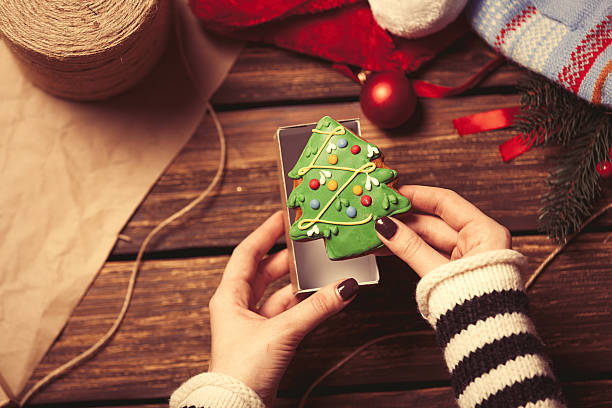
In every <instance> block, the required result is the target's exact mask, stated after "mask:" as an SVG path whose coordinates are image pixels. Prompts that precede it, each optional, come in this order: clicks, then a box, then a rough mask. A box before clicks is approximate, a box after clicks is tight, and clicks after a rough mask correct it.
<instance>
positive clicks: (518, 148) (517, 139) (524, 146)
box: [499, 133, 544, 163]
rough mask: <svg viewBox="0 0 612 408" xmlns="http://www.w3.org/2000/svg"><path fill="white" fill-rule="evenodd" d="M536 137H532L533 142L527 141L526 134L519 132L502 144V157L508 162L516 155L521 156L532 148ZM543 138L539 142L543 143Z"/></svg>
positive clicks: (500, 148)
mask: <svg viewBox="0 0 612 408" xmlns="http://www.w3.org/2000/svg"><path fill="white" fill-rule="evenodd" d="M536 139H537V137H533V138H532V139H531V142H529V143H527V142H526V141H525V135H523V134H522V133H519V134H518V135H516V136H514V137H513V138H512V139H508V140H506V141H505V142H504V143H502V144H500V145H499V153H500V154H501V157H502V159H503V160H504V162H506V163H508V162H509V161H510V160H512V159H514V158H515V157H518V156H520V155H521V154H523V153H525V152H526V151H527V150H529V149H531V147H532V146H533V144H534V143H535V141H536ZM543 140H544V139H542V140H540V143H538V144H541V143H542V141H543Z"/></svg>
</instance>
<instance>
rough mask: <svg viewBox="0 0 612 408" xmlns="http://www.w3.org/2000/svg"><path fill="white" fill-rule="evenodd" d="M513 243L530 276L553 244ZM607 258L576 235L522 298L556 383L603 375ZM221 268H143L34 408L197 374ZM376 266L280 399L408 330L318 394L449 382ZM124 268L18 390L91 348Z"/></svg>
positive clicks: (137, 392) (396, 276) (397, 275)
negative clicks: (82, 358)
mask: <svg viewBox="0 0 612 408" xmlns="http://www.w3.org/2000/svg"><path fill="white" fill-rule="evenodd" d="M606 240H607V242H606ZM514 245H515V248H516V249H517V250H519V251H521V252H523V253H524V254H526V255H527V256H529V261H530V263H529V270H532V269H533V268H534V267H535V266H536V265H537V264H538V263H539V262H540V261H541V260H542V259H543V258H544V257H545V256H546V255H547V253H548V251H550V250H551V249H552V248H553V246H552V245H551V243H550V242H549V241H548V240H546V239H545V238H544V237H542V236H525V237H515V238H514ZM611 253H612V239H611V236H610V234H609V233H587V234H584V235H583V236H581V237H580V238H578V240H577V241H576V242H575V243H574V244H572V245H571V246H570V247H569V248H568V249H567V251H566V252H565V253H563V254H561V255H560V256H559V259H558V260H557V261H555V263H554V264H553V265H551V267H550V268H549V270H547V271H546V272H545V274H544V275H543V276H542V277H541V279H540V280H538V281H537V282H536V284H535V286H534V287H533V289H532V290H531V291H530V292H529V297H530V301H531V310H532V315H533V318H534V320H535V323H536V325H537V327H538V331H539V334H540V335H541V337H542V338H543V340H544V342H545V343H546V345H547V351H548V352H549V354H550V356H551V357H552V359H553V363H554V367H555V370H556V372H557V375H558V376H559V377H560V378H561V379H563V380H564V381H575V380H577V379H580V378H583V377H586V378H599V377H601V376H605V375H607V374H608V373H610V372H612V358H611V353H610V345H609V338H610V336H612V319H610V308H609V305H610V287H612V274H610V273H609V272H610V271H609V260H610V255H611ZM226 261H227V256H208V257H197V258H192V259H175V260H151V261H148V262H146V263H145V265H144V267H143V269H142V272H141V276H140V279H139V281H138V284H137V286H136V293H135V297H134V300H133V303H132V306H131V307H130V310H129V312H128V315H127V317H126V321H125V322H124V323H123V325H122V327H121V329H120V331H119V333H118V334H117V335H116V336H115V338H114V339H113V340H112V342H111V343H110V344H109V345H108V346H107V347H106V348H105V349H104V350H103V351H102V352H101V353H100V354H98V355H97V356H96V357H95V358H94V359H92V360H91V361H89V362H87V363H85V364H84V365H83V366H81V367H80V368H78V369H77V370H75V371H73V372H71V373H69V374H68V375H66V376H65V377H63V378H62V379H61V380H59V381H57V382H55V383H54V384H52V385H51V386H50V387H48V388H47V389H45V390H44V391H43V392H42V393H40V394H39V395H38V396H36V397H35V399H34V402H35V403H52V402H67V401H104V400H108V399H112V400H118V399H119V400H120V399H136V398H165V397H167V396H168V395H169V394H170V393H171V391H172V390H173V389H175V388H176V387H177V386H178V385H179V384H180V383H181V382H182V381H184V380H185V379H187V378H189V376H191V375H194V374H196V373H199V372H201V371H204V370H206V368H207V364H208V363H207V362H208V359H209V346H210V332H209V327H208V300H209V299H210V296H211V295H212V293H213V292H214V290H215V287H216V285H217V284H218V282H219V279H220V275H221V273H222V270H223V268H224V266H225V263H226ZM379 264H380V266H381V271H382V281H381V284H380V285H379V286H377V287H375V288H371V289H370V290H365V291H362V293H360V294H359V296H358V298H357V299H356V300H355V302H354V303H353V304H351V305H350V306H349V307H348V309H347V310H345V311H343V312H342V313H340V314H339V315H337V316H335V317H333V318H332V319H330V320H329V321H328V322H326V323H325V324H323V325H322V326H320V327H319V328H318V329H316V330H315V331H314V332H313V333H311V334H310V335H309V336H308V337H307V338H306V339H305V341H304V342H303V343H302V346H301V347H300V349H299V351H298V353H297V355H296V357H295V359H294V361H293V363H292V364H291V366H290V368H289V370H288V372H287V375H286V376H285V378H284V380H283V382H282V385H281V393H283V394H284V395H299V394H300V393H301V392H303V390H304V389H305V388H306V387H307V386H308V385H309V384H310V382H311V381H312V380H313V379H314V378H316V376H318V375H319V374H321V373H322V372H323V371H324V370H325V369H327V368H328V367H329V366H330V365H331V364H332V363H333V362H334V361H337V360H339V359H340V358H342V357H343V356H345V355H346V354H347V353H349V352H350V351H351V350H352V349H354V348H355V347H357V346H359V345H360V344H362V343H363V342H364V341H367V340H369V339H372V338H375V337H377V336H380V335H384V334H389V333H395V332H400V331H409V332H411V335H410V337H407V338H401V339H396V340H390V341H387V342H384V343H381V344H378V345H374V346H372V347H371V348H370V349H368V350H366V351H364V352H363V353H362V354H361V355H359V357H358V358H356V359H354V360H352V361H351V362H349V363H348V364H347V365H346V366H345V367H343V368H342V369H341V371H340V372H338V373H336V374H333V375H332V376H331V377H329V378H328V379H327V380H326V381H325V382H324V383H323V384H322V385H321V388H322V389H323V390H325V391H326V392H328V393H329V392H334V391H338V390H343V389H346V388H347V387H350V386H351V385H359V387H360V389H363V390H364V391H367V390H368V387H370V388H372V387H374V388H376V387H383V388H384V387H385V384H396V385H397V384H403V385H404V386H406V387H407V388H414V387H415V386H427V384H431V383H434V384H436V383H440V382H442V383H444V382H446V381H447V380H448V374H447V372H446V369H445V367H444V365H443V361H442V359H441V353H440V350H439V348H438V346H437V345H436V343H435V340H434V335H433V332H432V331H431V330H430V329H429V327H428V326H427V325H426V323H425V322H424V321H423V320H422V318H421V317H420V316H419V315H418V312H417V310H416V304H415V301H414V296H413V293H414V289H415V285H416V281H417V279H416V277H415V274H414V273H412V272H411V271H410V270H409V268H408V267H407V266H405V265H404V264H403V263H402V262H401V261H399V260H398V259H397V258H394V257H386V258H379ZM130 266H131V264H130V263H129V262H110V263H108V264H107V265H106V266H105V268H104V269H103V270H102V272H101V274H100V276H99V277H98V279H97V280H96V281H95V283H94V284H93V286H92V287H91V288H90V290H89V291H88V293H87V295H86V296H85V297H84V299H83V300H82V302H81V303H80V305H79V306H78V308H77V309H76V310H75V312H74V314H73V316H72V317H71V319H70V321H69V323H68V325H67V327H66V329H65V330H64V332H63V333H62V335H61V336H60V337H59V338H58V340H57V341H56V343H55V344H54V346H53V348H52V349H51V351H50V352H49V354H48V355H47V356H46V357H45V359H44V360H43V361H42V363H41V364H40V366H39V367H38V368H37V370H36V372H35V375H34V376H33V378H32V380H31V381H30V383H29V385H32V383H33V381H35V380H36V379H38V378H41V377H42V376H43V375H44V374H46V373H47V372H48V371H50V370H51V369H52V368H54V367H56V366H58V365H59V364H61V363H62V362H64V361H66V360H68V359H69V358H70V357H72V356H74V355H76V354H77V353H78V352H80V351H82V350H83V349H85V348H86V347H87V346H88V345H90V344H92V343H93V342H95V341H96V340H97V338H98V337H99V336H100V335H101V334H102V333H103V332H104V331H105V330H106V329H107V328H108V327H109V326H110V324H111V322H112V320H113V319H114V317H115V314H116V313H117V311H118V310H119V307H120V304H121V300H122V297H123V294H124V290H125V285H126V283H127V278H128V275H129V268H130ZM528 273H529V271H525V274H528ZM339 398H340V397H339ZM610 398H612V388H611V389H609V390H608V392H602V393H601V399H602V400H609V399H610ZM596 401H600V400H599V399H597V400H596ZM594 406H596V405H594Z"/></svg>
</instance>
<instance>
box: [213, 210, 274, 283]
mask: <svg viewBox="0 0 612 408" xmlns="http://www.w3.org/2000/svg"><path fill="white" fill-rule="evenodd" d="M284 230H285V229H284V219H283V216H282V213H281V212H280V211H277V212H276V213H274V214H273V215H272V216H271V217H270V218H268V219H267V220H266V221H265V222H264V223H263V224H261V225H260V226H259V227H258V228H257V229H256V230H255V231H253V232H252V233H251V234H249V236H247V237H246V238H245V239H244V240H243V241H242V242H241V243H240V244H239V245H238V246H237V247H236V249H234V252H233V253H232V256H231V257H230V260H229V262H228V263H227V266H226V268H225V272H224V273H223V278H222V279H221V284H220V286H219V287H220V288H221V287H222V286H224V285H226V284H227V283H230V282H232V281H234V282H235V281H245V282H247V283H248V284H251V283H252V280H253V278H254V277H255V273H256V272H257V266H258V265H259V261H261V259H262V258H263V257H264V256H265V255H266V254H267V253H268V251H269V250H270V248H272V246H273V245H274V243H275V242H276V241H277V240H278V238H280V236H281V235H282V234H283V232H284ZM240 285H241V286H242V285H243V284H242V283H240Z"/></svg>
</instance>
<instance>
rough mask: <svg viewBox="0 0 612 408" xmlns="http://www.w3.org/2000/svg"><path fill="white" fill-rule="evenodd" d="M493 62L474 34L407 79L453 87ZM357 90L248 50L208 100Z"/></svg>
mask: <svg viewBox="0 0 612 408" xmlns="http://www.w3.org/2000/svg"><path fill="white" fill-rule="evenodd" d="M494 56H495V53H494V52H493V51H492V50H491V48H489V46H487V45H486V44H485V43H484V42H483V41H482V40H480V39H479V38H477V37H476V35H475V34H468V35H467V36H466V37H465V38H463V39H461V40H459V41H457V42H456V43H455V44H454V45H453V46H451V47H450V48H449V49H447V50H446V51H444V53H443V54H442V55H440V56H438V57H437V58H435V59H434V60H432V61H430V62H429V63H427V64H425V65H424V66H423V67H422V68H421V69H420V70H419V71H417V72H414V73H412V74H411V75H410V77H411V78H417V79H423V80H426V81H430V82H433V83H437V84H440V85H446V86H456V85H459V84H461V83H463V82H464V81H465V80H467V79H468V78H470V77H471V76H472V75H474V74H475V73H476V72H478V70H479V69H480V67H482V66H484V65H485V64H486V63H487V62H488V61H489V60H491V59H492V58H493V57H494ZM525 74H526V73H525V70H523V69H520V68H518V67H517V66H516V65H514V64H511V63H507V64H506V65H504V66H503V67H501V68H499V69H498V70H496V71H495V72H494V73H492V74H491V75H489V76H488V77H487V78H486V79H485V80H484V81H483V82H482V83H481V89H482V88H484V89H487V88H497V87H513V86H515V85H516V83H517V81H519V80H520V79H522V78H524V77H525ZM360 90H361V86H360V85H359V84H357V83H356V82H354V81H353V80H351V79H349V78H348V77H345V76H344V75H340V74H338V72H336V71H335V70H334V69H333V68H332V63H331V62H329V61H324V60H320V59H316V58H312V57H308V56H305V55H300V54H297V53H294V52H291V51H286V50H281V49H278V48H274V47H271V46H256V45H252V46H249V47H247V48H245V50H244V51H243V52H242V53H241V55H240V56H239V57H238V60H237V61H236V63H235V65H234V68H233V69H232V71H231V72H230V74H229V75H228V77H227V79H226V80H225V82H224V83H223V84H222V85H221V87H220V88H219V90H218V91H217V92H216V93H215V95H214V97H213V98H212V103H213V104H215V105H216V106H224V105H232V106H235V105H254V104H262V103H267V104H279V103H282V102H287V101H292V102H298V101H299V102H305V101H310V100H321V99H327V100H330V99H332V100H333V99H347V98H351V99H352V98H356V97H357V96H358V95H359V92H360Z"/></svg>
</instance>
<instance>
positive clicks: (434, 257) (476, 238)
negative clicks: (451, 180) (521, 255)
mask: <svg viewBox="0 0 612 408" xmlns="http://www.w3.org/2000/svg"><path fill="white" fill-rule="evenodd" d="M399 192H400V193H402V194H403V195H404V196H406V197H408V198H409V199H410V201H411V202H412V206H413V208H414V209H415V210H417V211H418V212H420V213H416V214H408V215H407V216H406V217H405V221H404V223H402V222H400V221H398V220H395V219H392V218H389V217H383V218H381V219H379V220H378V221H377V222H376V231H377V232H378V235H379V237H380V239H381V240H382V241H383V243H384V244H385V246H386V247H387V248H388V249H389V250H390V251H391V252H393V253H394V254H395V255H397V256H398V257H400V258H401V259H402V260H403V261H404V262H406V263H407V264H408V265H409V266H410V267H411V268H412V269H414V271H415V272H416V273H417V274H418V275H419V276H421V277H423V276H425V275H426V274H427V273H428V272H429V271H431V270H433V269H435V268H437V267H438V266H441V265H444V264H446V263H448V262H450V261H453V260H455V259H460V258H464V257H467V256H470V255H476V254H479V253H482V252H486V251H491V250H495V249H509V248H511V246H512V240H511V237H510V232H509V231H508V230H507V229H506V228H505V227H503V226H502V225H500V224H498V223H497V222H496V221H495V220H493V219H492V218H489V217H487V216H486V215H485V214H483V213H482V212H481V211H480V210H479V209H478V208H476V207H475V206H474V205H473V204H471V203H470V202H468V201H467V200H466V199H464V198H463V197H461V196H460V195H459V194H457V193H455V192H454V191H451V190H445V189H442V188H435V187H424V186H402V187H400V188H399Z"/></svg>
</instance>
